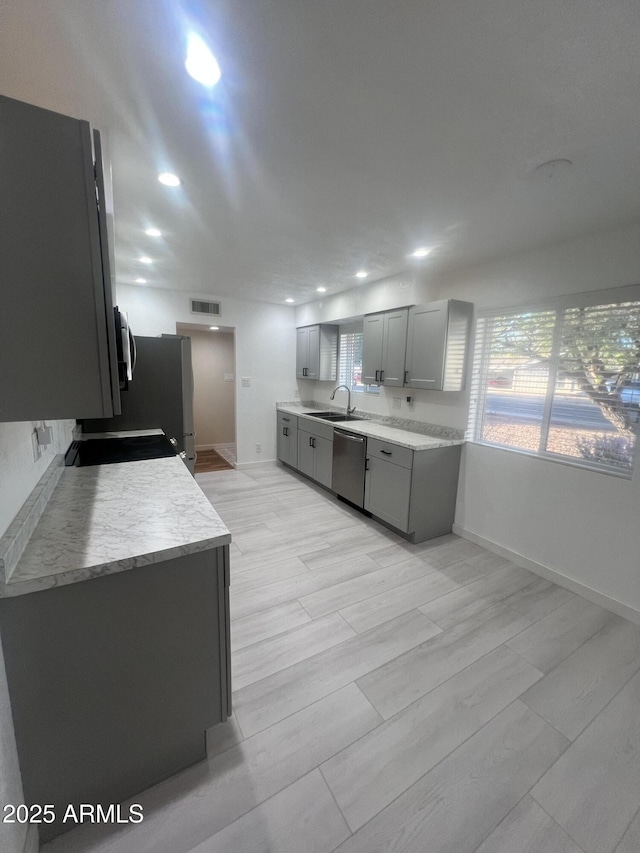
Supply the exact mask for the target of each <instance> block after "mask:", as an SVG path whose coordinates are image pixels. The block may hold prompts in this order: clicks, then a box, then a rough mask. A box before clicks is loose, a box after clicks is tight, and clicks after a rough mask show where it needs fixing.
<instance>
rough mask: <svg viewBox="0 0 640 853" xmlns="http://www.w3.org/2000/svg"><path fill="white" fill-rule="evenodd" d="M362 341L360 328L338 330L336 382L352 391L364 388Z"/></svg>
mask: <svg viewBox="0 0 640 853" xmlns="http://www.w3.org/2000/svg"><path fill="white" fill-rule="evenodd" d="M362 342H363V333H362V330H360V331H343V330H342V329H341V330H340V337H339V347H338V382H339V383H340V384H341V385H347V386H348V387H349V388H351V390H352V391H363V390H364V385H363V384H362Z"/></svg>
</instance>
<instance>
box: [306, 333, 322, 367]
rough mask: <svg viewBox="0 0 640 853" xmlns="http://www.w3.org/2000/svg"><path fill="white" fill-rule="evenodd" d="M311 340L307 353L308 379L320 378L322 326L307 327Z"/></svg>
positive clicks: (309, 340)
mask: <svg viewBox="0 0 640 853" xmlns="http://www.w3.org/2000/svg"><path fill="white" fill-rule="evenodd" d="M307 339H308V342H309V348H308V355H307V379H319V378H320V326H309V328H308V329H307Z"/></svg>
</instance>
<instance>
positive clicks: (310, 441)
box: [309, 436, 313, 447]
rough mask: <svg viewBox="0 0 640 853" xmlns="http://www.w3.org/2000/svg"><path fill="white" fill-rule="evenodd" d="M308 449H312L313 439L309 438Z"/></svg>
mask: <svg viewBox="0 0 640 853" xmlns="http://www.w3.org/2000/svg"><path fill="white" fill-rule="evenodd" d="M309 447H313V439H312V438H311V436H309Z"/></svg>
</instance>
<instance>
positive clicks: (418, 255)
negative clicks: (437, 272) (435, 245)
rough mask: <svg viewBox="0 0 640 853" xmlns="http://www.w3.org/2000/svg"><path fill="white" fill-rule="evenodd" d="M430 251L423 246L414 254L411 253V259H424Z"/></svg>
mask: <svg viewBox="0 0 640 853" xmlns="http://www.w3.org/2000/svg"><path fill="white" fill-rule="evenodd" d="M430 251H431V249H425V247H424V246H420V247H419V248H418V249H416V250H415V252H412V253H411V257H412V258H426V257H427V255H428V254H429V252H430Z"/></svg>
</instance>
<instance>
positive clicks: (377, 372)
mask: <svg viewBox="0 0 640 853" xmlns="http://www.w3.org/2000/svg"><path fill="white" fill-rule="evenodd" d="M379 373H380V371H379V370H376V382H379V381H380V380H379V379H378V374H379Z"/></svg>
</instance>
